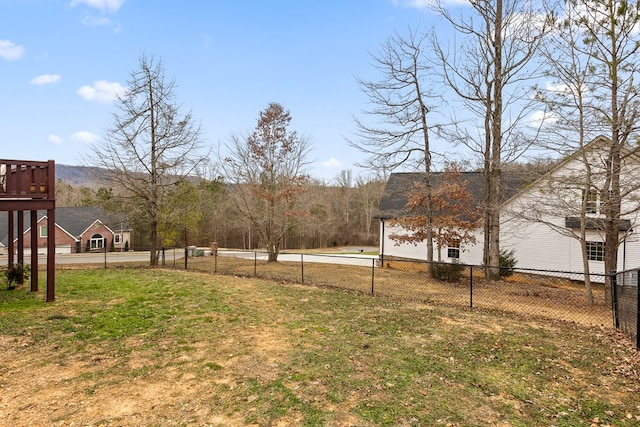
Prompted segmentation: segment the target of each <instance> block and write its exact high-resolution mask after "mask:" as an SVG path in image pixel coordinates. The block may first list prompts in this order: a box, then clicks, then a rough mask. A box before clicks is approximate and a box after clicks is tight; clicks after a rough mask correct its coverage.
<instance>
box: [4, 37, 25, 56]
mask: <svg viewBox="0 0 640 427" xmlns="http://www.w3.org/2000/svg"><path fill="white" fill-rule="evenodd" d="M22 55H24V47H22V46H20V45H19V44H15V43H13V42H12V41H10V40H0V58H1V59H6V60H7V61H15V60H16V59H20V58H22Z"/></svg>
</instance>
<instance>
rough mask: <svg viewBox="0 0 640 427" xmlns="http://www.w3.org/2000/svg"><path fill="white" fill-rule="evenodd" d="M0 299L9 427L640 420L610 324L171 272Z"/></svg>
mask: <svg viewBox="0 0 640 427" xmlns="http://www.w3.org/2000/svg"><path fill="white" fill-rule="evenodd" d="M56 298H57V300H56V302H55V303H44V302H43V301H42V299H43V298H42V295H41V294H37V295H33V294H29V293H28V292H27V291H25V290H16V291H4V290H3V291H0V357H1V359H0V360H2V363H1V364H0V425H11V426H33V425H54V426H55V425H60V426H62V425H65V426H68V425H71V424H73V425H76V426H78V425H82V426H85V425H92V426H141V425H144V426H206V425H211V426H242V425H265V426H266V425H282V426H289V425H308V426H313V425H327V426H378V425H388V426H411V425H420V426H431V425H435V426H437V425H442V426H447V425H448V426H534V425H535V426H592V425H596V426H605V425H612V426H613V425H615V426H637V425H640V406H639V405H640V402H639V401H638V398H637V396H638V392H639V391H640V379H639V377H638V355H637V354H636V352H635V351H634V350H633V348H632V346H631V345H630V344H629V343H628V342H627V341H625V340H622V339H620V337H619V336H618V335H617V334H616V333H614V332H613V331H611V330H609V329H607V328H597V327H587V326H579V325H577V324H572V323H565V322H560V321H557V322H552V321H548V322H547V321H542V320H532V319H531V318H526V317H524V316H517V315H513V316H511V315H510V316H505V315H500V314H496V313H492V312H477V311H473V312H470V311H468V310H462V309H456V308H445V307H438V306H432V305H427V304H423V303H417V302H406V301H405V302H403V301H396V300H391V299H386V298H374V297H370V296H366V295H362V294H359V293H352V292H349V291H336V290H331V289H324V288H316V287H311V286H301V285H289V284H287V285H284V284H279V283H276V282H272V281H265V280H258V279H245V278H235V277H227V276H212V275H208V274H199V273H193V272H182V271H170V270H160V269H115V268H112V269H107V270H105V269H96V270H62V271H59V272H58V273H57V289H56Z"/></svg>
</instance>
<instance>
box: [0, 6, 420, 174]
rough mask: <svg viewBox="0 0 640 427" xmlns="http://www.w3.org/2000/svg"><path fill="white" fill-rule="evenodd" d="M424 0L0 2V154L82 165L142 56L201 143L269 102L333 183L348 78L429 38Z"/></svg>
mask: <svg viewBox="0 0 640 427" xmlns="http://www.w3.org/2000/svg"><path fill="white" fill-rule="evenodd" d="M424 2H425V0H406V1H405V0H269V1H267V0H253V1H250V0H201V1H196V0H183V1H177V0H153V1H152V0H0V69H1V75H2V80H1V81H0V123H1V126H0V128H1V133H0V138H1V139H0V141H1V142H0V147H2V148H1V150H2V154H0V158H7V159H29V160H31V159H33V160H48V159H53V160H55V161H56V162H57V163H62V164H81V160H80V158H81V156H82V155H85V154H88V153H90V152H91V150H90V146H91V145H92V144H100V142H101V140H102V137H103V135H104V132H105V130H106V129H107V128H108V127H109V125H110V119H111V117H110V116H111V113H112V112H114V110H115V109H114V106H113V102H112V98H113V97H112V94H113V91H114V90H116V91H117V90H122V89H123V88H124V86H125V85H126V80H127V79H128V77H129V75H130V73H131V71H132V70H133V69H135V68H136V67H137V65H138V58H139V57H140V55H141V54H146V55H152V56H155V57H157V58H160V59H162V61H163V64H164V69H165V72H166V74H167V75H168V76H172V77H174V78H175V80H176V83H177V85H178V87H177V89H176V96H177V100H178V102H179V103H181V104H182V105H183V108H184V109H185V110H191V111H192V113H193V116H194V118H195V119H196V120H197V121H198V122H199V123H200V124H201V126H202V131H203V134H202V136H203V141H204V144H205V145H206V146H213V147H217V146H218V144H220V143H223V142H224V141H225V140H228V138H229V136H230V135H232V134H239V133H244V132H246V131H250V130H252V129H253V128H254V127H255V124H256V120H257V117H258V113H259V112H260V111H261V110H263V109H264V108H265V107H266V106H267V104H268V103H269V102H279V103H281V104H283V105H284V106H285V108H287V109H289V110H290V112H291V115H292V117H293V120H292V124H291V129H292V130H296V131H297V132H299V133H300V134H304V135H306V136H308V137H309V138H310V140H311V144H312V147H313V151H312V154H311V159H310V160H312V161H313V165H312V166H311V168H310V174H311V175H312V176H313V177H315V178H320V179H324V180H325V181H330V180H332V179H333V178H334V177H335V176H336V175H338V174H339V173H340V171H341V170H345V169H351V170H353V171H354V173H356V174H366V173H367V171H363V170H360V169H358V168H357V167H355V166H354V163H356V162H357V161H361V160H362V159H363V155H362V154H361V153H359V152H358V151H357V150H355V149H353V148H351V147H349V146H348V144H347V142H346V141H345V136H346V137H353V136H354V133H355V125H354V122H353V118H352V116H353V115H358V114H360V112H361V111H362V110H363V109H365V108H367V99H366V97H365V96H364V94H363V93H362V92H361V90H360V88H359V86H358V84H357V83H356V81H355V78H354V76H355V75H359V76H362V77H365V78H368V77H369V75H370V76H371V78H372V79H374V78H375V74H374V72H375V70H374V69H373V67H372V65H371V57H370V53H376V52H378V51H379V47H380V44H381V43H383V42H384V41H385V40H386V39H387V38H388V37H389V36H391V35H393V34H394V32H395V31H398V32H399V33H406V30H407V29H408V28H409V27H412V28H415V27H418V26H419V27H420V28H422V29H425V30H426V29H427V28H430V27H431V20H432V19H433V16H432V15H430V14H429V12H427V11H426V10H425V8H423V7H420V5H421V4H422V6H424Z"/></svg>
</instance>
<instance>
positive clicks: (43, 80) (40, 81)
mask: <svg viewBox="0 0 640 427" xmlns="http://www.w3.org/2000/svg"><path fill="white" fill-rule="evenodd" d="M61 78H62V76H60V74H42V75H40V76H37V77H34V78H33V79H31V81H30V82H29V83H31V84H32V85H37V86H42V85H48V84H52V83H58V82H59V81H60V79H61Z"/></svg>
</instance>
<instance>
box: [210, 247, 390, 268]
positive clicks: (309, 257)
mask: <svg viewBox="0 0 640 427" xmlns="http://www.w3.org/2000/svg"><path fill="white" fill-rule="evenodd" d="M218 255H219V256H233V257H236V258H246V259H253V258H254V257H256V253H255V252H244V251H219V252H218ZM257 258H258V260H260V261H265V260H266V259H267V253H266V252H258V253H257ZM377 259H378V255H364V254H340V253H336V254H323V255H316V254H289V253H281V254H280V255H278V261H291V262H300V261H302V260H304V262H318V263H325V264H347V265H362V266H366V267H369V266H371V264H372V263H374V262H375V260H377Z"/></svg>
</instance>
